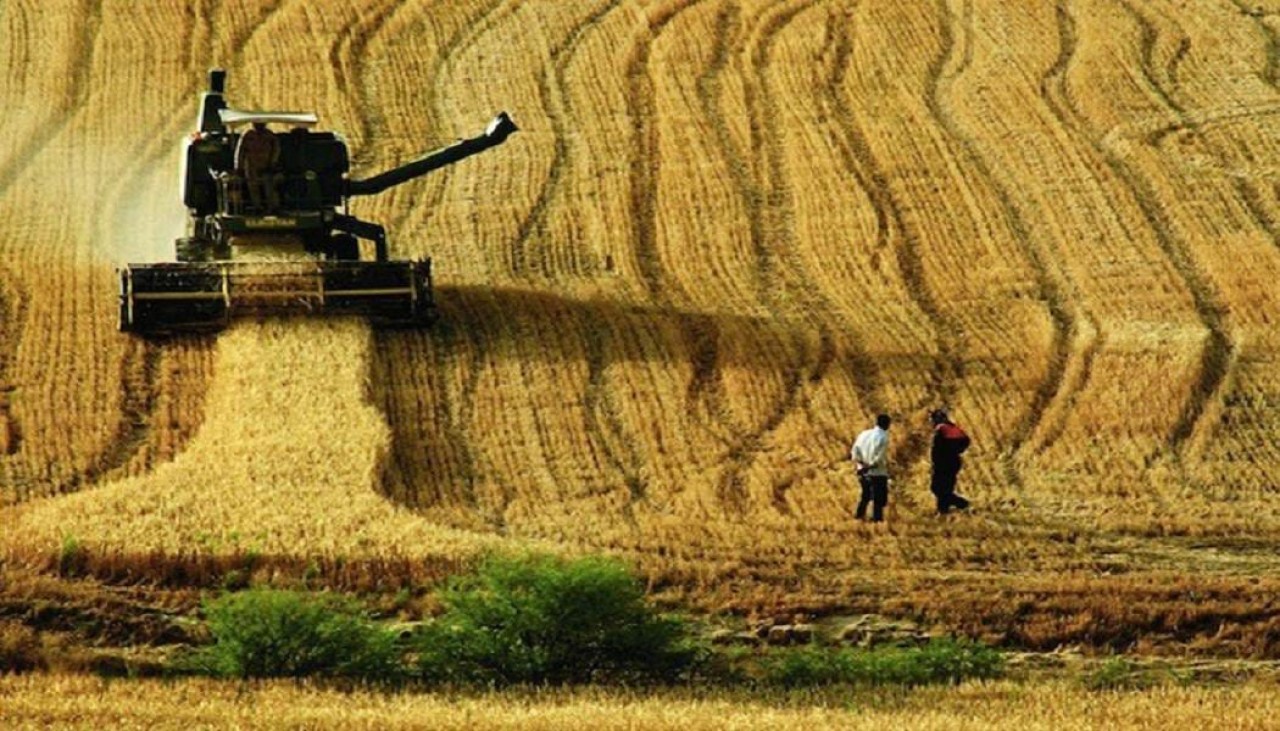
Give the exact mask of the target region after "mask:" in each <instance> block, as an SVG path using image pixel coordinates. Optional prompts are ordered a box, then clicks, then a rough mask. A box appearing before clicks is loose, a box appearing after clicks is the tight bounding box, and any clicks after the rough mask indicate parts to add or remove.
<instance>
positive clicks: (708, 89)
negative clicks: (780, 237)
mask: <svg viewBox="0 0 1280 731" xmlns="http://www.w3.org/2000/svg"><path fill="white" fill-rule="evenodd" d="M740 23H741V9H740V8H738V7H737V6H736V5H722V6H721V7H720V9H719V12H718V13H716V18H715V33H714V38H715V46H714V47H713V48H712V52H711V63H710V64H709V65H708V66H707V68H706V69H704V70H703V71H702V73H701V74H699V76H698V81H697V89H698V99H699V101H700V103H701V105H702V113H703V116H704V117H705V118H706V119H707V121H708V122H709V124H710V125H711V128H712V130H714V131H715V144H716V146H717V147H719V149H720V151H721V154H722V155H723V156H724V162H725V165H726V166H727V167H728V169H729V173H730V177H731V178H732V180H733V183H734V186H735V187H736V188H737V190H738V195H739V196H740V198H741V199H742V201H743V203H744V205H746V206H748V207H749V206H750V205H751V200H752V191H751V185H752V184H751V182H750V181H751V175H750V172H749V171H748V170H747V167H746V162H745V158H744V156H743V155H742V153H741V152H740V151H739V150H737V148H736V146H735V145H734V144H733V137H732V135H731V133H730V131H729V128H728V125H727V124H726V123H725V121H724V114H722V113H721V109H720V105H719V99H720V87H721V74H723V73H724V71H725V69H726V68H727V67H728V63H729V52H730V50H731V48H730V40H731V39H732V38H733V37H734V35H735V32H736V31H735V29H737V28H738V26H739V25H740ZM751 221H752V223H751V226H750V228H751V234H750V235H751V236H752V238H753V241H754V238H755V236H756V235H757V233H758V232H757V230H756V225H755V217H754V216H752V217H751ZM761 289H763V288H761ZM691 324H692V325H693V326H692V327H689V328H687V329H686V330H685V331H686V332H687V339H688V345H689V349H690V350H691V352H692V353H693V358H692V365H693V375H692V377H691V378H690V379H689V386H688V388H687V389H685V402H686V411H687V412H688V413H689V414H690V415H692V414H694V413H695V412H696V410H697V405H698V404H699V403H701V404H703V406H704V408H705V409H706V411H707V413H708V414H710V415H711V416H712V417H713V418H714V419H715V420H716V422H717V423H718V425H719V426H720V428H722V429H723V430H724V431H725V433H727V434H729V435H731V437H730V438H731V439H736V438H738V433H737V432H738V430H737V428H736V427H735V425H734V423H733V418H732V416H731V415H730V413H729V406H728V403H727V399H726V394H725V389H724V382H723V380H722V379H721V378H720V367H721V353H720V336H721V332H720V329H719V328H718V327H717V326H716V325H715V323H714V322H707V323H706V326H705V327H702V328H699V327H697V324H696V323H691Z"/></svg>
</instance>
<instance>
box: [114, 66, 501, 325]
mask: <svg viewBox="0 0 1280 731" xmlns="http://www.w3.org/2000/svg"><path fill="white" fill-rule="evenodd" d="M225 82H226V72H225V71H223V70H222V69H214V70H213V71H211V72H210V74H209V89H208V91H206V92H204V94H203V96H202V99H201V104H200V116H199V121H198V125H199V126H198V129H197V131H196V133H195V134H193V135H192V136H191V137H190V138H189V139H188V140H187V141H186V143H185V148H184V151H183V168H182V188H183V189H182V200H183V203H184V204H185V205H186V207H187V210H188V214H189V215H188V221H187V231H186V235H185V236H183V237H182V238H179V239H178V240H177V241H176V242H175V244H174V257H173V259H174V260H173V261H168V262H154V263H147V264H128V265H126V266H124V267H122V268H121V269H119V271H118V273H119V278H120V329H121V330H122V331H127V332H136V333H148V334H150V333H172V332H186V331H198V330H217V329H220V328H222V327H224V326H225V325H226V324H227V323H228V322H230V321H231V320H232V319H234V318H236V317H240V316H246V315H247V316H261V315H272V314H282V313H291V312H300V313H304V314H350V315H360V316H364V317H366V318H368V319H370V320H371V321H372V322H374V323H375V324H379V325H410V326H412V325H420V324H426V323H428V322H430V321H431V319H432V317H433V315H434V312H435V308H434V303H433V299H432V291H431V262H430V260H429V259H419V260H413V261H393V260H390V259H389V258H388V253H387V240H386V231H385V229H383V227H382V226H380V225H378V224H376V223H372V222H369V221H363V220H360V219H358V218H356V217H354V216H351V215H349V214H348V213H347V210H348V209H347V202H348V200H349V199H350V198H351V197H353V196H362V195H374V194H376V193H380V192H382V191H384V190H386V189H388V188H390V187H392V186H395V185H399V184H401V183H404V182H407V181H410V180H413V179H414V178H417V177H419V176H422V175H425V174H427V173H429V172H431V171H433V170H437V169H439V168H442V167H444V166H446V165H450V164H452V163H455V162H458V161H459V160H462V159H464V158H467V157H470V156H471V155H474V154H476V153H479V152H483V151H484V150H487V149H489V148H491V147H494V146H496V145H500V144H502V143H503V142H504V141H506V139H507V137H508V136H509V135H510V134H511V133H512V132H515V131H516V126H515V124H514V123H513V122H512V121H511V118H510V117H509V116H507V114H506V113H505V112H504V113H501V114H499V115H498V116H497V117H495V118H494V119H493V121H491V122H490V123H489V125H488V127H487V128H486V129H485V130H484V132H483V133H481V134H480V135H478V136H476V137H473V138H470V139H464V140H460V141H458V142H457V143H455V144H453V145H450V146H448V147H444V148H441V149H439V150H436V151H435V152H432V153H430V154H428V155H426V156H425V157H422V158H419V159H417V160H413V161H411V162H409V163H406V164H404V165H401V166H399V167H395V168H392V169H390V170H387V171H385V172H383V173H380V174H378V175H374V176H372V177H369V178H364V179H353V178H351V177H350V167H351V160H350V157H349V155H348V152H347V146H346V143H345V141H344V140H343V139H342V137H341V136H340V135H338V134H336V133H334V132H327V131H317V130H316V129H315V126H316V124H317V123H318V120H317V118H316V116H315V115H314V114H309V113H302V112H251V111H240V110H236V109H232V108H229V107H228V106H227V103H226V100H225V99H224V97H223V92H224V87H225ZM273 127H274V128H275V129H273ZM362 242H365V243H364V244H362Z"/></svg>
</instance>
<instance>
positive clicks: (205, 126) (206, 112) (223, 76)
mask: <svg viewBox="0 0 1280 731" xmlns="http://www.w3.org/2000/svg"><path fill="white" fill-rule="evenodd" d="M226 88H227V70H226V69H209V90H208V91H206V92H205V93H204V96H202V97H201V98H200V123H199V127H198V129H199V130H200V131H201V132H225V131H226V129H227V128H226V126H225V125H224V124H223V123H222V117H220V116H219V115H218V112H220V111H222V110H223V109H226V108H227V100H226V99H225V98H223V96H222V93H223V92H224V91H226Z"/></svg>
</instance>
